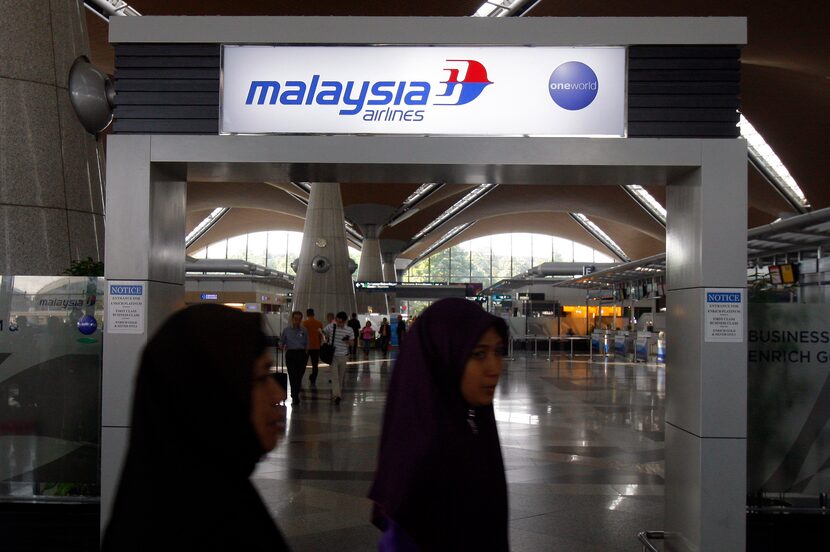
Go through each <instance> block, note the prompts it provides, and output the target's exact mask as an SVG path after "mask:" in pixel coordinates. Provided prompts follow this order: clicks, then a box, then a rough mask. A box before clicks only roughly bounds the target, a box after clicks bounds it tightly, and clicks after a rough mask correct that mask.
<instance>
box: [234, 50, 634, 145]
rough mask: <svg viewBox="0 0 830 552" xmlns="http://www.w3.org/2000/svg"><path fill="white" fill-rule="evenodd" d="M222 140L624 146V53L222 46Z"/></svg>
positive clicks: (606, 51) (611, 51)
mask: <svg viewBox="0 0 830 552" xmlns="http://www.w3.org/2000/svg"><path fill="white" fill-rule="evenodd" d="M222 67H223V68H222V99H221V102H220V104H221V127H220V132H221V133H223V134H276V133H311V134H439V135H482V136H504V135H528V134H529V135H543V136H623V135H624V134H625V48H622V47H614V48H612V47H608V48H599V47H598V48H545V47H493V46H490V47H395V46H363V47H333V46H303V47H293V46H224V47H223V48H222Z"/></svg>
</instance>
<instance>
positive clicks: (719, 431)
mask: <svg viewBox="0 0 830 552" xmlns="http://www.w3.org/2000/svg"><path fill="white" fill-rule="evenodd" d="M700 143H701V156H702V160H701V166H700V168H699V169H697V170H695V171H693V172H691V173H689V174H688V175H687V176H686V177H684V178H683V179H681V180H680V181H678V182H674V183H672V185H670V186H669V187H668V190H667V203H668V205H667V209H668V221H667V227H666V235H667V242H666V254H667V287H668V292H667V311H668V312H667V314H668V316H667V330H668V331H667V339H668V341H669V345H668V349H667V354H668V357H667V361H666V526H665V529H666V531H667V534H668V539H667V541H666V549H667V550H673V551H706V552H719V551H723V552H734V551H742V550H744V549H745V546H746V527H745V524H746V514H745V504H746V502H745V501H746V433H747V428H746V424H747V413H746V404H747V375H746V372H747V364H746V342H745V337H744V336H745V333H746V323H745V317H746V313H745V311H746V290H745V288H746V225H747V219H746V214H747V174H746V170H747V168H746V167H747V165H746V143H745V142H744V141H743V140H702V141H701V142H700ZM712 288H733V289H736V290H739V291H741V292H742V299H743V302H742V306H743V313H744V314H743V316H744V324H743V328H744V330H743V335H741V336H740V338H739V339H735V340H732V341H713V340H712V339H711V337H709V338H707V325H706V317H705V308H706V291H707V289H712Z"/></svg>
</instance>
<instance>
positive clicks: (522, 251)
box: [404, 233, 614, 288]
mask: <svg viewBox="0 0 830 552" xmlns="http://www.w3.org/2000/svg"><path fill="white" fill-rule="evenodd" d="M551 261H558V262H587V263H612V262H614V259H613V258H611V257H610V256H608V255H606V254H605V253H602V252H601V251H597V250H596V249H592V248H590V247H588V246H586V245H583V244H581V243H578V242H575V241H572V240H568V239H565V238H560V237H557V236H548V235H544V234H527V233H514V234H494V235H492V236H483V237H480V238H475V239H473V240H469V241H466V242H463V243H460V244H458V245H454V246H452V247H449V248H447V249H443V250H441V251H438V252H437V253H434V254H433V255H431V256H429V257H427V258H426V259H423V260H422V261H420V262H419V263H418V264H416V265H414V266H412V267H410V268H409V270H407V271H406V273H405V274H404V281H405V282H481V283H482V284H483V285H484V287H485V288H486V287H489V286H491V285H492V284H493V283H494V282H498V281H499V280H501V279H504V278H510V277H512V276H517V275H519V274H522V273H524V272H527V271H528V270H529V269H530V268H531V267H534V266H536V265H538V264H541V263H546V262H551Z"/></svg>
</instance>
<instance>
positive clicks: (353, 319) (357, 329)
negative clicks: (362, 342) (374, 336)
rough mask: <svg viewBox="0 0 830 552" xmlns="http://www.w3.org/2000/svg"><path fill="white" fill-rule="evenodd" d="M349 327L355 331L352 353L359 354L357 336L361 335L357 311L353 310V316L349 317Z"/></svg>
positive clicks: (354, 355) (353, 354)
mask: <svg viewBox="0 0 830 552" xmlns="http://www.w3.org/2000/svg"><path fill="white" fill-rule="evenodd" d="M349 327H350V328H351V329H352V331H354V345H353V346H352V349H351V354H352V356H353V357H356V356H357V338H358V336H359V335H360V320H358V319H357V313H356V312H353V313H352V317H351V318H350V319H349Z"/></svg>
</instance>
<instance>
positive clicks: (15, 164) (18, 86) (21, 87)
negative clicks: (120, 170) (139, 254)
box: [0, 0, 104, 275]
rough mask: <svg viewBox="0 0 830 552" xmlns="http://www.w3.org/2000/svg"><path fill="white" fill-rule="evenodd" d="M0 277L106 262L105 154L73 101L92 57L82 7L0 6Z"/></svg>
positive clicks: (57, 0)
mask: <svg viewBox="0 0 830 552" xmlns="http://www.w3.org/2000/svg"><path fill="white" fill-rule="evenodd" d="M0 13H2V14H3V30H2V32H0V144H2V146H0V221H2V222H3V223H2V224H0V274H19V275H26V274H33V275H58V274H61V273H63V271H64V270H66V269H67V268H69V265H70V263H71V261H73V260H79V259H86V258H87V257H92V258H93V259H94V260H96V261H102V260H103V256H104V187H103V175H102V171H103V149H102V147H101V145H100V144H99V143H97V142H96V140H95V137H93V136H92V135H90V134H88V133H87V132H86V131H85V130H84V128H83V127H82V126H81V124H80V123H79V122H78V119H77V117H76V116H75V113H74V111H73V110H72V106H71V105H70V103H69V92H68V91H67V79H68V76H69V69H70V67H71V66H72V63H73V62H74V61H75V59H76V58H77V57H78V56H81V55H86V56H89V42H88V39H87V30H86V20H85V15H84V9H83V5H82V2H81V1H80V0H51V1H50V2H37V3H30V2H20V1H14V0H0Z"/></svg>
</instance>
